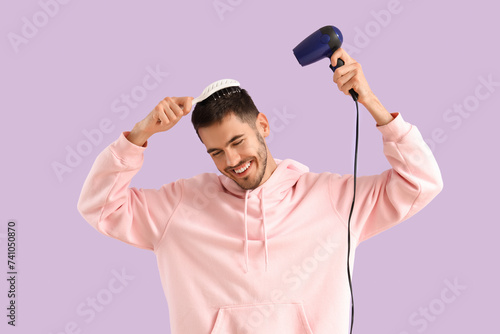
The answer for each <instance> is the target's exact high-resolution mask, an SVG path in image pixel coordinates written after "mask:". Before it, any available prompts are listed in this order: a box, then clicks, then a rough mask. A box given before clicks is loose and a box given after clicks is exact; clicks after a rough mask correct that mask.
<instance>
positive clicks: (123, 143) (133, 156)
mask: <svg viewBox="0 0 500 334" xmlns="http://www.w3.org/2000/svg"><path fill="white" fill-rule="evenodd" d="M129 133H130V131H124V132H122V133H121V134H120V137H118V139H117V140H116V141H114V142H113V143H112V144H111V145H110V146H109V149H110V150H111V152H112V153H113V155H114V156H115V157H116V158H118V159H119V160H120V161H121V162H122V163H123V164H125V165H127V166H140V165H141V164H142V161H143V159H144V150H145V149H146V147H147V146H148V143H147V142H146V143H145V144H144V146H137V145H135V144H133V143H132V142H130V141H129V140H128V139H127V136H128V134H129Z"/></svg>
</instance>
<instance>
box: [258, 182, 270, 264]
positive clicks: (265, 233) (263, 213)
mask: <svg viewBox="0 0 500 334" xmlns="http://www.w3.org/2000/svg"><path fill="white" fill-rule="evenodd" d="M260 206H261V210H262V225H263V227H264V247H265V248H266V271H267V263H268V262H269V254H268V251H267V228H266V210H265V209H264V207H265V205H264V188H262V193H261V198H260Z"/></svg>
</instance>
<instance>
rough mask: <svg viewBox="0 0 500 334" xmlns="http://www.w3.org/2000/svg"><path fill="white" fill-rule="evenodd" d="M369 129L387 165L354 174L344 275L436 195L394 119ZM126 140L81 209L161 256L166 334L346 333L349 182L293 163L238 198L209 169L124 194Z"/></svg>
mask: <svg viewBox="0 0 500 334" xmlns="http://www.w3.org/2000/svg"><path fill="white" fill-rule="evenodd" d="M393 116H395V117H396V118H395V119H394V120H393V121H392V122H390V123H389V124H386V125H384V126H378V127H377V128H378V129H379V130H380V132H381V133H382V135H383V143H384V154H385V155H386V157H387V159H388V161H389V163H390V164H391V166H392V167H393V168H392V169H389V170H387V171H385V172H383V173H382V174H380V175H374V176H363V177H358V180H357V190H356V204H355V208H354V212H353V217H352V220H351V233H352V236H351V258H350V261H351V268H352V266H353V261H354V253H355V252H354V249H355V247H356V246H357V245H359V243H360V242H362V241H364V240H366V239H368V238H370V237H372V236H374V235H376V234H378V233H380V232H382V231H384V230H386V229H388V228H390V227H392V226H394V225H396V224H398V223H399V222H401V221H403V220H405V219H407V218H409V217H410V216H412V215H413V214H415V213H416V212H417V211H419V210H420V209H422V208H423V207H424V206H425V205H426V204H427V203H429V202H430V201H431V200H432V198H434V197H435V196H436V195H437V194H438V193H439V192H440V191H441V189H442V180H441V174H440V171H439V167H438V165H437V163H436V161H435V160H434V157H433V155H432V152H431V151H430V150H429V148H428V146H427V145H426V144H425V143H424V141H423V140H422V137H421V135H420V133H419V131H418V130H417V128H416V127H415V126H412V125H410V124H409V123H406V122H405V121H404V120H403V118H402V116H401V115H399V114H397V113H394V114H393ZM125 135H127V133H126V132H125V133H122V134H121V135H120V137H119V139H118V140H116V141H115V142H114V143H112V144H111V145H110V146H108V147H107V148H106V149H105V150H104V151H103V152H102V153H101V154H100V155H99V156H98V157H97V160H96V161H95V163H94V165H93V167H92V170H91V171H90V174H89V176H88V177H87V180H86V181H85V184H84V186H83V190H82V193H81V196H80V200H79V203H78V209H79V211H80V212H81V214H82V215H83V217H85V219H86V220H87V221H88V222H89V223H90V224H91V225H92V226H93V227H94V228H96V229H97V230H98V231H99V232H101V233H103V234H105V235H108V236H110V237H113V238H116V239H119V240H122V241H124V242H126V243H129V244H131V245H133V246H136V247H140V248H145V249H150V250H152V251H154V253H155V254H156V257H157V263H158V269H159V272H160V276H161V280H162V285H163V289H164V291H165V295H166V298H167V301H168V305H169V310H170V311H169V312H170V322H171V331H172V333H174V334H191V333H192V334H203V333H207V334H208V333H259V334H267V333H269V334H271V333H273V334H276V333H286V334H302V333H309V334H311V333H314V334H334V333H338V334H340V333H347V332H348V327H349V315H350V291H349V284H348V278H347V269H346V258H347V219H348V216H349V210H350V206H351V202H352V195H353V193H352V191H353V189H352V188H353V177H352V175H344V176H341V175H338V174H333V173H321V174H317V173H311V172H309V171H308V168H307V167H305V166H304V165H302V164H300V163H298V162H295V161H293V160H289V159H287V160H283V161H280V160H276V162H277V163H278V167H277V169H276V170H275V171H274V173H273V174H272V175H271V177H270V178H269V179H268V180H267V181H266V182H265V183H264V184H263V185H261V186H260V187H258V188H256V189H254V190H251V191H245V190H243V189H241V188H240V187H239V186H238V185H237V184H236V183H235V182H234V181H232V180H231V179H229V178H227V177H226V176H223V175H216V174H212V173H205V174H201V175H198V176H195V177H193V178H190V179H180V180H177V181H175V182H172V183H169V184H165V185H163V186H162V187H161V188H160V189H159V190H156V189H136V188H129V184H130V181H131V179H132V177H133V176H134V175H135V174H136V173H137V172H138V171H139V169H140V168H141V166H142V162H143V151H144V150H145V148H146V146H144V147H139V146H136V145H134V144H132V143H130V142H129V141H128V140H127V139H126V137H125Z"/></svg>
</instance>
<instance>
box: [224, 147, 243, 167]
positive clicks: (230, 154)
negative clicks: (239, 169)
mask: <svg viewBox="0 0 500 334" xmlns="http://www.w3.org/2000/svg"><path fill="white" fill-rule="evenodd" d="M240 161H241V157H240V155H239V154H238V152H236V151H235V150H231V149H229V150H227V152H226V164H227V165H228V166H231V167H236V165H237V164H238V163H239V162H240Z"/></svg>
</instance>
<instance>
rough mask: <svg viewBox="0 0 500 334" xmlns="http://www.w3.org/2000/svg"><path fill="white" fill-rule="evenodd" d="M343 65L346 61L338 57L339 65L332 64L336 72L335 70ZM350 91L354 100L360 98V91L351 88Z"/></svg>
mask: <svg viewBox="0 0 500 334" xmlns="http://www.w3.org/2000/svg"><path fill="white" fill-rule="evenodd" d="M341 66H344V61H343V60H342V59H340V58H339V59H337V66H332V64H330V68H331V69H332V71H333V72H334V73H335V70H336V69H337V68H339V67H341ZM349 93H351V96H352V99H353V100H354V101H357V100H358V96H359V95H358V93H356V91H355V90H354V89H352V88H351V89H349Z"/></svg>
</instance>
